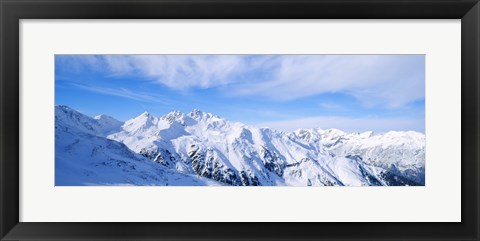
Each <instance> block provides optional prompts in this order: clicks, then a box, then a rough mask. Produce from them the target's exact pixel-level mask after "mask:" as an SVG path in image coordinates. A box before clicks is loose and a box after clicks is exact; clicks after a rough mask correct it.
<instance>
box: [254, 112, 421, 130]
mask: <svg viewBox="0 0 480 241" xmlns="http://www.w3.org/2000/svg"><path fill="white" fill-rule="evenodd" d="M255 126H258V127H270V128H273V129H277V130H282V131H294V130H297V129H300V128H303V129H307V128H321V129H330V128H336V129H340V130H343V131H350V132H354V131H358V132H363V131H371V130H373V131H375V132H379V133H380V132H386V131H390V130H397V131H408V130H414V131H419V132H424V126H425V119H424V118H415V119H408V118H380V117H363V118H349V117H337V116H319V117H309V118H300V119H291V120H283V121H274V122H264V123H257V124H255Z"/></svg>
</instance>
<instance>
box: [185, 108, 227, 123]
mask: <svg viewBox="0 0 480 241" xmlns="http://www.w3.org/2000/svg"><path fill="white" fill-rule="evenodd" d="M188 116H190V117H191V118H193V119H195V120H197V121H198V120H208V119H212V118H216V119H222V118H220V117H219V116H217V115H214V114H212V113H209V112H204V111H201V110H199V109H194V110H192V111H191V112H190V113H188Z"/></svg>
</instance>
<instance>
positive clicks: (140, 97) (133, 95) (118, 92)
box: [72, 83, 172, 105]
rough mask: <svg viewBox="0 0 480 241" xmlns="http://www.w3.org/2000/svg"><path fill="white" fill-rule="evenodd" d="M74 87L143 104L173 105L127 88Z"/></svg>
mask: <svg viewBox="0 0 480 241" xmlns="http://www.w3.org/2000/svg"><path fill="white" fill-rule="evenodd" d="M72 85H74V86H76V87H78V88H80V89H83V90H87V91H90V92H94V93H100V94H105V95H111V96H118V97H122V98H127V99H132V100H137V101H143V102H155V103H162V104H167V105H171V104H172V101H171V100H169V99H167V98H165V97H163V96H160V95H157V94H153V93H146V92H137V91H136V92H132V91H130V90H127V89H125V88H120V89H115V88H107V87H97V86H89V85H83V84H76V83H73V84H72Z"/></svg>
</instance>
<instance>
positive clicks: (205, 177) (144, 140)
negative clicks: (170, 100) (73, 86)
mask: <svg viewBox="0 0 480 241" xmlns="http://www.w3.org/2000/svg"><path fill="white" fill-rule="evenodd" d="M55 184H56V185H57V186H79V185H156V186H167V185H172V186H214V185H220V186H225V185H227V186H229V185H231V186H423V185H425V135H424V134H422V133H418V132H414V131H405V132H397V131H390V132H387V133H382V134H375V133H373V132H371V131H369V132H363V133H358V132H353V133H347V132H344V131H341V130H337V129H328V130H322V129H318V128H315V129H299V130H296V131H293V132H283V131H278V130H275V129H271V128H258V127H254V126H250V125H246V124H243V123H239V122H231V121H228V120H226V119H223V118H221V117H219V116H216V115H214V114H211V113H207V112H202V111H200V110H193V111H191V112H190V113H188V114H185V113H182V112H180V111H173V112H170V113H168V114H166V115H164V116H161V117H156V116H153V115H151V114H149V113H147V112H145V113H143V114H141V115H139V116H137V117H135V118H133V119H130V120H127V121H125V122H121V121H118V120H116V119H115V118H113V117H110V116H106V115H99V116H96V117H93V118H92V117H89V116H86V115H84V114H82V113H80V112H78V111H76V110H74V109H72V108H70V107H68V106H64V105H59V106H56V107H55Z"/></svg>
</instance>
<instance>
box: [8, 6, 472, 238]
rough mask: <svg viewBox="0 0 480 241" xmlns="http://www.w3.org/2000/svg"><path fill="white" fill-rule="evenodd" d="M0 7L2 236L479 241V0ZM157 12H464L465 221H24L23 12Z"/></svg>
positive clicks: (411, 15) (31, 15) (414, 15)
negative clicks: (21, 192) (21, 163)
mask: <svg viewBox="0 0 480 241" xmlns="http://www.w3.org/2000/svg"><path fill="white" fill-rule="evenodd" d="M0 15H1V20H0V21H1V23H0V24H1V29H0V31H1V32H0V36H1V45H0V53H1V56H0V68H1V69H0V72H1V80H0V95H1V99H0V101H1V107H0V134H1V138H0V216H1V219H0V237H1V240H27V239H28V240H74V239H75V240H479V204H478V203H479V201H480V199H479V173H480V171H479V167H480V165H479V148H478V147H479V146H478V144H479V141H478V140H479V133H478V130H479V129H478V126H479V123H480V122H479V113H480V112H479V109H478V108H479V92H480V89H479V69H480V67H479V64H480V62H479V59H480V4H479V3H478V0H417V1H415V0H357V1H352V0H299V1H295V0H223V1H219V0H137V1H134V0H117V1H109V0H96V1H94V0H62V1H59V0H36V1H35V0H0ZM150 18H153V19H162V18H168V19H204V18H208V19H237V18H238V19H244V18H245V19H265V18H268V19H461V24H462V26H461V44H462V46H461V55H462V56H461V61H462V67H461V75H462V80H461V81H462V83H461V95H462V96H461V101H462V107H461V119H462V121H461V124H462V127H461V141H462V146H461V151H462V160H461V162H462V168H461V172H462V173H461V175H462V176H461V182H462V188H461V195H462V196H461V199H462V200H461V205H462V208H461V215H462V222H459V223H25V222H19V151H20V150H19V141H20V140H19V121H20V117H19V20H20V19H150ZM379 34H381V33H379ZM447 128H448V127H447ZM445 195H449V194H448V193H446V194H445ZM438 211H439V212H441V211H442V210H438Z"/></svg>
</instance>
